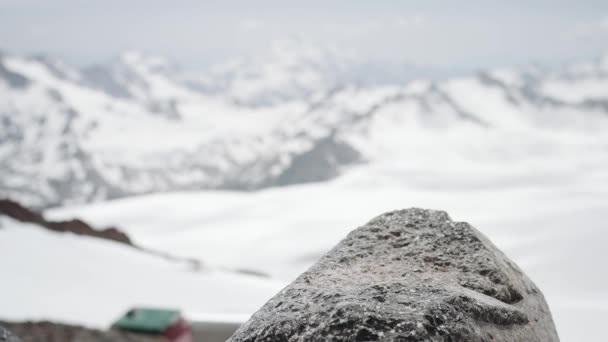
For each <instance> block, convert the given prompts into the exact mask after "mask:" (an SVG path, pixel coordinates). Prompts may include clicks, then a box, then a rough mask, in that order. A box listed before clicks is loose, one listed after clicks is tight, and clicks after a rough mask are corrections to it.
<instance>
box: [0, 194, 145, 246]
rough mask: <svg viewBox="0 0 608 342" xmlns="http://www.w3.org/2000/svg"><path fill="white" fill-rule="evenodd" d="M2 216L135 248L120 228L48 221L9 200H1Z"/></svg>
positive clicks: (75, 221) (76, 222) (75, 222)
mask: <svg viewBox="0 0 608 342" xmlns="http://www.w3.org/2000/svg"><path fill="white" fill-rule="evenodd" d="M2 214H4V215H6V216H9V217H11V218H13V219H15V220H18V221H21V222H27V223H35V224H38V225H40V226H43V227H46V228H48V229H50V230H52V231H56V232H70V233H74V234H77V235H86V236H92V237H96V238H101V239H106V240H112V241H116V242H120V243H124V244H127V245H131V246H133V242H132V241H131V239H130V238H129V236H128V235H127V234H126V233H124V232H122V231H120V230H119V229H118V228H114V227H110V228H105V229H99V230H98V229H95V228H93V227H92V226H90V225H89V224H87V223H86V222H84V221H82V220H79V219H72V220H68V221H48V220H46V219H45V218H44V217H43V216H42V215H41V214H39V213H37V212H34V211H32V210H30V209H28V208H26V207H24V206H22V205H21V204H19V203H17V202H15V201H11V200H9V199H0V215H2Z"/></svg>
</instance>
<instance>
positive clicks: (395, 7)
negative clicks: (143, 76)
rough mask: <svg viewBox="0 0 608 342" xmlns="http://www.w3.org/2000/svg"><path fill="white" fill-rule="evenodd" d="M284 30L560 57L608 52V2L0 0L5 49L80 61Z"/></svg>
mask: <svg viewBox="0 0 608 342" xmlns="http://www.w3.org/2000/svg"><path fill="white" fill-rule="evenodd" d="M290 36H291V37H293V36H295V37H298V38H299V39H301V40H305V41H308V40H309V41H311V42H314V43H321V44H329V45H333V46H336V47H338V48H343V49H345V50H348V51H353V52H355V53H357V54H359V55H360V56H363V57H365V58H370V59H372V60H375V61H378V62H390V63H409V64H417V65H428V66H435V67H441V68H455V69H456V68H460V69H462V68H481V67H488V66H495V65H504V64H521V63H527V62H541V63H549V64H550V63H561V62H564V61H570V60H575V59H579V58H589V57H595V56H597V55H599V54H601V53H603V52H608V0H578V1H560V0H553V1H542V0H536V1H535V0H527V1H520V0H508V1H504V0H500V1H498V0H479V1H476V0H467V1H450V0H444V1H433V0H426V1H406V0H402V1H397V0H394V1H380V0H377V1H373V0H367V1H355V0H349V1H347V0H343V1H331V0H302V1H288V0H276V1H255V0H249V1H228V0H223V1H201V0H198V1H194V0H192V1H189V0H131V1H130V0H99V1H94V0H39V1H36V0H0V49H3V50H6V51H7V52H11V53H20V54H30V53H46V54H51V55H53V56H56V57H59V58H65V59H67V60H68V61H70V62H72V63H78V64H81V65H86V64H91V63H94V62H100V61H104V60H107V59H109V58H111V57H112V56H115V55H117V54H119V53H120V52H122V51H124V50H127V49H140V50H143V51H146V52H150V53H157V54H162V55H166V56H168V57H170V58H172V59H174V60H175V61H177V62H178V63H179V64H181V65H183V66H187V67H195V68H197V67H205V66H207V65H209V64H210V63H216V62H221V61H222V60H224V59H226V58H228V57H233V56H239V55H243V54H255V53H258V52H261V51H263V50H264V49H266V48H267V47H268V45H269V43H270V42H271V41H273V40H276V39H282V38H285V37H290Z"/></svg>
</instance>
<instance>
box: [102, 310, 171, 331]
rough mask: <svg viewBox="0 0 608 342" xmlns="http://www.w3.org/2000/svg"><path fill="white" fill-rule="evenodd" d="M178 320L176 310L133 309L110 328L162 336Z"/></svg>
mask: <svg viewBox="0 0 608 342" xmlns="http://www.w3.org/2000/svg"><path fill="white" fill-rule="evenodd" d="M180 319H181V314H180V312H179V311H178V310H167V309H152V308H133V309H131V310H129V311H127V313H125V314H124V315H123V316H122V317H121V318H120V319H118V320H117V321H116V322H114V324H112V328H113V329H120V330H128V331H137V332H145V333H158V334H162V333H163V332H165V331H166V330H167V328H168V327H170V326H171V325H173V324H175V323H176V322H178V321H179V320H180Z"/></svg>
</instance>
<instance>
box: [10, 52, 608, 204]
mask: <svg viewBox="0 0 608 342" xmlns="http://www.w3.org/2000/svg"><path fill="white" fill-rule="evenodd" d="M370 70H371V69H370V68H369V65H368V64H365V63H363V62H361V61H359V60H357V59H356V58H355V57H352V56H349V55H345V54H341V53H340V52H339V51H335V50H332V49H326V48H318V47H314V46H310V45H305V44H296V43H294V42H290V43H281V44H278V45H275V46H274V47H273V48H272V49H271V51H270V52H269V53H268V55H266V56H262V57H259V58H253V59H251V60H244V59H241V60H235V61H233V62H228V63H225V64H223V65H221V66H218V67H215V68H212V69H211V70H210V71H209V72H207V73H205V74H203V75H200V74H196V73H188V72H187V71H184V70H181V69H179V68H178V67H176V66H175V65H173V64H172V63H170V62H168V61H167V60H166V59H164V58H160V57H156V56H148V55H145V54H143V53H140V52H133V51H131V52H127V53H125V54H123V55H122V56H120V57H118V58H116V59H115V60H113V61H110V62H108V63H105V64H99V65H96V66H92V67H87V68H77V67H73V66H70V65H67V64H66V63H63V62H62V61H59V60H56V59H51V58H47V57H22V56H15V55H10V54H2V55H0V175H1V177H0V197H10V198H13V199H15V200H19V201H21V202H22V203H26V204H28V205H31V206H35V207H48V206H54V205H59V204H65V203H82V202H90V201H96V200H103V199H110V198H118V197H124V196H128V195H133V194H143V193H151V192H160V191H171V190H197V189H231V190H256V189H261V188H266V187H273V186H282V185H290V184H299V183H307V182H315V181H323V180H328V179H331V178H334V177H336V176H337V175H340V174H343V173H344V172H347V171H346V170H348V169H356V168H357V167H358V166H360V165H379V167H383V166H382V165H388V164H390V165H392V166H391V167H390V168H391V169H393V170H396V171H395V172H398V173H399V174H400V175H401V176H403V175H409V176H412V175H415V174H420V173H424V172H427V171H436V170H437V169H440V168H441V167H442V166H441V165H442V164H443V163H450V170H452V171H453V170H456V171H458V170H461V171H462V172H466V171H467V170H469V169H471V168H472V167H495V168H503V167H504V165H505V164H504V162H505V161H506V162H508V163H509V165H510V166H511V167H512V169H511V171H513V172H518V171H517V170H520V171H521V172H522V173H525V172H526V170H530V169H531V168H534V166H535V165H537V163H538V160H540V159H542V160H555V161H556V162H559V160H560V159H563V158H570V157H572V158H575V159H576V160H577V161H579V162H577V163H572V164H571V165H573V166H572V167H587V168H591V169H593V168H594V167H598V168H599V167H600V166H599V165H606V164H602V163H603V161H605V160H606V158H607V157H606V153H605V152H606V149H607V148H608V135H607V134H605V132H606V129H607V128H608V57H606V58H603V59H598V60H595V61H591V62H586V63H579V64H574V65H569V66H567V67H564V68H563V69H559V70H546V69H543V68H540V67H532V66H530V67H523V68H503V69H496V70H489V71H485V72H481V73H478V74H476V75H472V76H470V77H460V78H453V79H447V80H444V81H429V80H410V81H404V82H390V81H384V82H378V81H374V82H369V80H370V77H369V73H370ZM600 161H601V162H602V163H600ZM542 165H547V164H546V163H543V164H542ZM598 177H603V176H601V175H599V172H598Z"/></svg>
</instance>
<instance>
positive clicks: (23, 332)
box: [0, 321, 165, 342]
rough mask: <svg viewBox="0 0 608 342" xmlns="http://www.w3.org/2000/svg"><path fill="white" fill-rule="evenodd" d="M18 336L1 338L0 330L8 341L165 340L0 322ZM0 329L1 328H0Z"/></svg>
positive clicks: (64, 326)
mask: <svg viewBox="0 0 608 342" xmlns="http://www.w3.org/2000/svg"><path fill="white" fill-rule="evenodd" d="M0 324H1V325H3V326H5V327H7V328H8V329H10V330H11V331H13V332H14V333H15V335H17V336H19V338H20V339H21V340H10V339H9V340H3V339H2V331H1V330H0V341H8V342H18V341H22V342H153V341H158V342H161V341H165V339H164V338H163V337H161V336H151V335H143V334H134V333H127V332H121V331H116V330H110V331H101V330H95V329H87V328H84V327H79V326H75V325H68V324H60V323H53V322H46V321H42V322H19V323H15V322H0ZM0 329H1V328H0Z"/></svg>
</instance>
